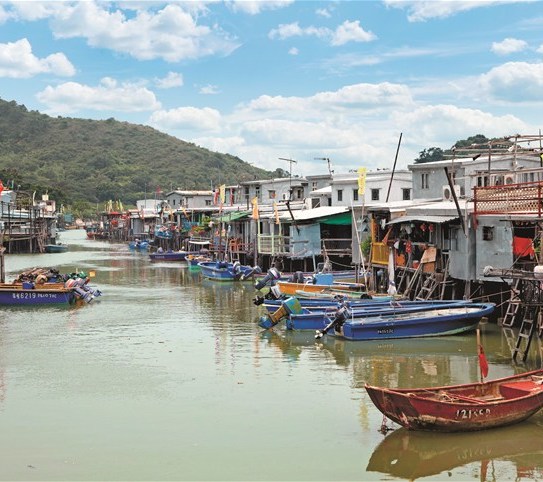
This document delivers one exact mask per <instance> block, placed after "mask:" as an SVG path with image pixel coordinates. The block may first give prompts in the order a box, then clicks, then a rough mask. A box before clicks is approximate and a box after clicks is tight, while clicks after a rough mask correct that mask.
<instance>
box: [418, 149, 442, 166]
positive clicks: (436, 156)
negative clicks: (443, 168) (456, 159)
mask: <svg viewBox="0 0 543 482" xmlns="http://www.w3.org/2000/svg"><path fill="white" fill-rule="evenodd" d="M442 160H443V150H442V149H440V148H439V147H430V148H428V149H423V150H422V151H420V153H419V157H417V158H416V159H415V164H420V163H423V162H435V161H442Z"/></svg>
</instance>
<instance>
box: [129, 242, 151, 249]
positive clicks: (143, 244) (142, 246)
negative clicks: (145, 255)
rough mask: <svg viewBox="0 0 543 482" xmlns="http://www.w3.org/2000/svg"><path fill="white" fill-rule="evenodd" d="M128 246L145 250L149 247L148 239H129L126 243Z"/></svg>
mask: <svg viewBox="0 0 543 482" xmlns="http://www.w3.org/2000/svg"><path fill="white" fill-rule="evenodd" d="M128 248H129V249H135V250H139V251H146V250H147V249H149V241H145V240H143V241H142V240H139V239H136V240H135V241H130V242H129V243H128Z"/></svg>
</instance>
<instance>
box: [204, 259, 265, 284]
mask: <svg viewBox="0 0 543 482" xmlns="http://www.w3.org/2000/svg"><path fill="white" fill-rule="evenodd" d="M198 266H199V267H200V269H201V270H202V276H203V277H204V278H207V279H211V280H215V281H244V280H250V279H252V278H253V275H254V273H255V271H257V270H258V269H259V268H258V267H254V268H252V267H251V266H245V265H242V264H240V263H239V262H237V261H236V262H235V263H229V262H227V261H203V262H200V263H198Z"/></svg>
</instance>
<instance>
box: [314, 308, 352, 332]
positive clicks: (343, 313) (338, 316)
mask: <svg viewBox="0 0 543 482" xmlns="http://www.w3.org/2000/svg"><path fill="white" fill-rule="evenodd" d="M350 316H351V310H350V308H349V305H348V303H346V302H344V303H342V304H341V305H340V306H339V308H338V309H337V311H336V312H335V313H334V317H333V318H332V319H331V320H330V323H328V325H326V327H325V328H324V329H323V330H322V331H321V330H317V332H316V334H315V338H316V339H317V340H318V339H319V338H322V337H323V336H324V335H326V333H328V332H329V331H330V330H331V329H332V328H333V329H334V330H337V329H339V328H340V327H341V326H342V325H343V323H345V320H346V319H347V318H349V317H350Z"/></svg>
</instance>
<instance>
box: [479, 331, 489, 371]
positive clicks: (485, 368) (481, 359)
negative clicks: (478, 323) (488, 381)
mask: <svg viewBox="0 0 543 482" xmlns="http://www.w3.org/2000/svg"><path fill="white" fill-rule="evenodd" d="M477 351H478V353H479V368H480V370H481V378H486V377H487V376H488V361H487V360H486V356H485V351H484V350H483V345H481V339H480V335H479V330H477Z"/></svg>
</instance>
